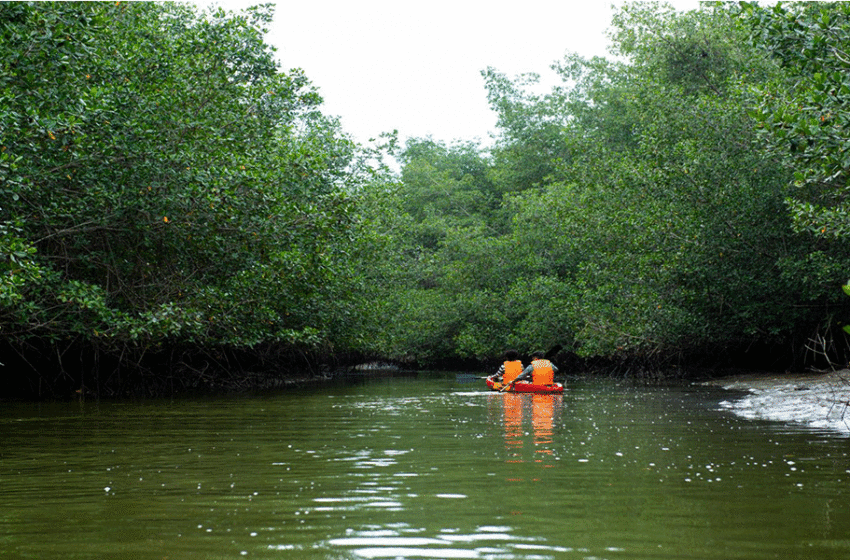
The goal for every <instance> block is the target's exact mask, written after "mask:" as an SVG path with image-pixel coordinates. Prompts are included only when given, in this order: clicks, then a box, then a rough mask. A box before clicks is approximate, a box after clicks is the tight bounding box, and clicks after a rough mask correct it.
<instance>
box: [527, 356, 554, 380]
mask: <svg viewBox="0 0 850 560" xmlns="http://www.w3.org/2000/svg"><path fill="white" fill-rule="evenodd" d="M531 365H532V366H533V367H534V373H533V374H532V378H531V379H532V381H531V382H532V383H534V384H535V385H551V384H552V383H554V382H555V370H553V369H552V362H550V361H549V360H534V361H533V362H531Z"/></svg>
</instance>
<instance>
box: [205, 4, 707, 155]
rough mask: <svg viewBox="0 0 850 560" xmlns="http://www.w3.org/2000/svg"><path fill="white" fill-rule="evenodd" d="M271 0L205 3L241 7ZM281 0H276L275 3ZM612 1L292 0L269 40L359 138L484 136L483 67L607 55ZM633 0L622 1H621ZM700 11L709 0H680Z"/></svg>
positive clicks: (489, 116) (489, 117)
mask: <svg viewBox="0 0 850 560" xmlns="http://www.w3.org/2000/svg"><path fill="white" fill-rule="evenodd" d="M262 1H263V0H255V1H246V0H196V3H197V4H199V5H207V4H210V3H212V4H219V5H221V6H222V7H224V8H225V9H227V10H239V9H242V8H244V7H248V6H251V5H254V4H258V3H261V2H262ZM265 1H272V2H273V0H265ZM611 3H612V2H606V1H605V0H602V1H600V0H583V1H579V0H522V1H514V2H509V1H506V0H427V1H405V0H297V1H295V0H282V1H279V2H276V4H277V8H276V10H275V19H274V23H273V24H272V26H271V28H270V31H269V34H268V35H267V37H266V40H267V42H269V43H270V44H272V45H274V46H276V47H277V49H278V51H277V54H278V57H279V58H280V61H281V65H282V68H283V69H289V68H302V69H303V70H304V71H305V73H306V75H307V77H308V78H310V80H311V81H312V82H313V84H314V85H315V86H317V87H318V89H319V92H320V93H321V95H322V97H323V98H324V100H325V104H324V109H323V112H324V113H325V114H329V115H336V116H339V117H340V118H341V122H342V127H343V129H344V130H345V131H346V132H348V133H349V134H351V135H352V136H354V138H355V140H357V141H359V142H367V141H368V140H369V139H370V138H372V137H375V136H377V135H379V134H380V133H382V132H388V131H392V130H394V129H397V130H398V132H399V137H400V139H401V140H405V139H407V138H409V137H424V136H428V135H431V136H433V138H434V139H435V140H442V141H444V142H446V143H451V142H452V141H454V140H474V139H476V138H477V139H479V140H481V141H482V142H484V143H485V144H487V143H489V140H490V134H491V133H493V132H495V124H496V115H495V114H494V113H493V112H492V111H491V110H490V108H489V106H488V104H487V93H486V90H485V88H484V80H483V78H482V76H481V71H482V70H484V69H485V68H487V67H488V66H492V67H494V68H495V69H496V70H498V71H499V72H502V73H504V74H506V75H508V76H511V77H513V76H515V75H517V74H521V73H526V72H536V73H538V74H540V75H541V77H542V78H543V80H546V78H547V77H548V78H549V80H548V83H550V84H551V83H554V81H553V80H554V73H553V72H552V71H551V70H550V69H549V66H550V65H551V64H552V63H553V62H555V61H557V60H560V59H561V58H562V57H563V55H564V53H565V52H567V51H575V52H578V53H580V54H582V55H585V56H595V55H605V54H606V48H607V43H608V39H607V36H606V34H605V32H606V29H607V28H608V27H609V24H610V21H611V13H612V11H611ZM613 3H614V4H617V5H620V4H622V1H621V0H617V1H615V2H613ZM669 3H670V4H672V5H674V6H675V7H676V8H677V9H679V10H691V9H696V8H697V7H698V5H699V2H698V0H674V1H671V2H669Z"/></svg>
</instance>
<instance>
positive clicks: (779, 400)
mask: <svg viewBox="0 0 850 560" xmlns="http://www.w3.org/2000/svg"><path fill="white" fill-rule="evenodd" d="M705 385H714V386H718V387H722V388H724V389H728V390H730V391H744V392H745V393H746V394H745V395H743V396H738V397H731V398H729V399H728V400H725V401H723V402H722V403H721V407H722V408H724V409H728V410H730V411H731V412H733V413H734V414H737V415H738V416H741V417H744V418H750V419H753V420H771V421H776V422H788V423H794V424H800V425H804V426H807V427H810V428H813V429H827V430H834V431H838V432H841V433H844V434H848V435H850V370H848V369H844V370H839V371H834V372H828V373H810V374H760V375H744V376H735V377H729V378H723V379H715V380H712V381H707V382H705Z"/></svg>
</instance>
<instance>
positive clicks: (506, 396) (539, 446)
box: [488, 393, 563, 468]
mask: <svg viewBox="0 0 850 560" xmlns="http://www.w3.org/2000/svg"><path fill="white" fill-rule="evenodd" d="M488 405H489V408H490V415H491V417H499V416H501V417H502V419H503V421H502V423H503V425H504V440H505V449H506V450H507V452H508V453H507V458H506V462H508V463H523V462H525V461H526V460H527V456H526V455H525V451H526V449H529V448H530V449H531V450H532V451H533V455H532V458H531V459H530V460H532V461H533V462H535V463H541V465H540V466H542V467H546V468H551V467H552V466H553V464H552V463H553V461H554V460H555V459H556V458H557V457H556V456H555V449H554V439H553V433H554V431H553V430H554V424H555V418H556V417H557V416H560V414H561V409H562V407H563V396H562V395H544V394H528V393H526V394H523V393H492V394H490V395H489V403H488ZM529 427H530V428H531V430H530V431H529V430H528V428H529ZM526 444H529V447H526Z"/></svg>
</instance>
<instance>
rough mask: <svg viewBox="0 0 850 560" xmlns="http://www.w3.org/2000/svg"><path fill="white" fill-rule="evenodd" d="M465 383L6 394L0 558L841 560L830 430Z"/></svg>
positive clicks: (580, 393) (647, 402)
mask: <svg viewBox="0 0 850 560" xmlns="http://www.w3.org/2000/svg"><path fill="white" fill-rule="evenodd" d="M479 383H482V385H478V384H465V383H460V382H458V380H457V379H456V378H455V377H454V376H451V377H450V378H446V377H427V376H419V377H417V378H391V379H376V380H373V381H368V382H365V383H361V384H357V385H329V386H326V387H318V388H313V389H311V390H310V391H307V390H304V391H299V392H289V393H281V394H269V395H263V396H251V397H247V396H242V397H229V398H219V399H201V400H179V401H174V402H168V401H148V402H125V403H107V402H100V403H95V402H86V403H83V404H80V403H73V404H9V403H5V404H3V405H2V414H0V442H2V443H0V446H2V447H0V558H3V559H7V558H12V559H18V558H40V559H49V558H57V559H58V558H63V559H67V558H92V559H93V558H133V559H156V560H162V559H163V558H169V559H184V558H186V559H195V558H197V559H201V558H203V559H212V558H242V557H248V558H280V559H289V558H293V559H295V558H298V559H313V558H317V559H318V558H321V559H361V558H440V559H442V558H474V559H547V558H577V559H578V558H581V559H591V558H594V559H601V558H608V559H626V558H628V559H636V558H647V559H648V558H658V559H662V558H665V559H666V558H669V559H724V560H725V559H733V558H741V559H762V558H765V559H766V558H817V559H833V558H834V559H838V558H841V559H844V558H848V557H850V499H848V498H850V496H848V493H850V492H848V482H850V457H848V452H850V449H848V440H847V439H846V438H845V437H843V436H840V435H838V434H832V433H828V432H816V431H809V430H803V429H799V428H793V427H789V426H786V425H783V424H777V423H767V422H752V421H746V420H742V419H738V418H735V417H733V416H731V415H730V414H729V413H728V412H724V411H720V410H718V402H720V401H721V400H726V399H729V398H730V396H729V394H728V393H725V392H723V391H721V390H718V389H711V388H706V387H687V386H682V387H667V388H657V387H656V388H635V387H631V386H628V385H623V384H617V383H614V382H610V381H606V382H602V381H600V382H577V383H574V384H572V385H571V386H570V388H569V391H568V392H567V393H566V394H565V395H564V396H563V397H561V396H534V395H513V394H498V393H488V392H486V391H485V390H484V388H483V382H479Z"/></svg>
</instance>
